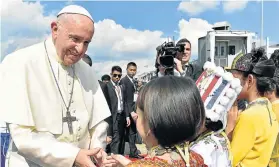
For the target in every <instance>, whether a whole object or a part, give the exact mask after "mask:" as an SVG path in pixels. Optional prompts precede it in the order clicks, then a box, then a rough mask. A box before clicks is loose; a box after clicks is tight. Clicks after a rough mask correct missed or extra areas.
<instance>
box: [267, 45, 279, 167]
mask: <svg viewBox="0 0 279 167" xmlns="http://www.w3.org/2000/svg"><path fill="white" fill-rule="evenodd" d="M270 59H271V60H273V61H274V63H275V65H276V67H277V68H276V71H275V74H274V77H273V78H272V79H270V80H269V82H270V83H271V84H270V85H272V86H270V89H269V90H268V92H267V93H266V97H267V98H268V99H269V101H270V102H271V103H272V108H273V111H274V113H275V114H276V118H277V121H278V123H279V50H275V51H274V53H273V54H272V55H271V57H270ZM278 166H279V136H277V140H276V144H275V146H274V149H273V152H272V155H271V159H270V162H269V167H278Z"/></svg>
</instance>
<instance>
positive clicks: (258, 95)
mask: <svg viewBox="0 0 279 167" xmlns="http://www.w3.org/2000/svg"><path fill="white" fill-rule="evenodd" d="M255 53H257V54H255ZM258 53H259V52H254V53H253V54H246V55H244V56H242V57H240V58H239V59H238V60H236V61H234V63H233V65H232V69H231V72H232V74H233V75H234V77H237V78H239V79H240V81H241V85H242V87H243V88H242V90H241V92H240V94H239V96H238V99H246V100H247V101H248V103H249V104H248V106H247V108H246V109H245V110H244V111H243V112H241V113H240V114H239V115H238V118H237V119H236V118H233V119H232V118H231V117H229V119H228V122H232V121H231V120H234V121H233V122H234V123H228V126H227V133H228V134H232V142H231V146H232V153H233V166H240V167H244V166H245V167H246V166H249V167H250V166H251V167H266V166H267V165H268V162H269V159H270V157H271V153H272V149H273V147H274V144H275V141H276V137H277V134H278V123H277V121H276V116H275V114H274V113H273V112H272V106H271V103H270V101H269V100H268V99H267V98H265V97H264V94H265V92H266V90H267V88H268V85H269V84H268V83H267V82H268V78H272V77H273V75H274V71H275V65H274V62H273V61H272V60H267V59H266V58H265V56H264V55H263V54H262V56H261V55H259V54H258ZM236 112H237V110H236Z"/></svg>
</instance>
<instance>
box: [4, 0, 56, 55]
mask: <svg viewBox="0 0 279 167" xmlns="http://www.w3.org/2000/svg"><path fill="white" fill-rule="evenodd" d="M1 9H2V11H1V56H3V55H7V54H8V53H10V52H12V51H14V50H17V49H20V48H22V47H26V46H28V45H32V44H35V43H36V42H38V41H40V40H42V39H43V38H44V37H45V36H46V35H47V34H48V33H49V32H50V23H51V21H52V20H54V19H55V16H54V15H53V14H50V15H47V16H44V15H43V13H44V7H43V6H42V5H41V4H40V3H39V2H36V3H28V2H22V1H21V0H12V1H5V2H2V6H1Z"/></svg>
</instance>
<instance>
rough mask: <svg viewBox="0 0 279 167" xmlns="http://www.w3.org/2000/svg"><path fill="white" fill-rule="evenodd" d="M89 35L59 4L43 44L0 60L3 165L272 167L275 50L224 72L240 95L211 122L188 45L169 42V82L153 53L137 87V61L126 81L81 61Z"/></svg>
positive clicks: (74, 12)
mask: <svg viewBox="0 0 279 167" xmlns="http://www.w3.org/2000/svg"><path fill="white" fill-rule="evenodd" d="M94 31H95V29H94V20H93V18H92V17H91V15H90V13H89V12H88V11H87V10H86V9H84V8H83V7H81V6H77V5H69V6H66V7H65V8H63V9H62V10H61V11H60V12H59V13H58V15H57V20H56V21H53V22H52V23H51V36H50V37H49V38H48V39H46V40H45V41H44V42H41V43H38V44H35V45H32V46H30V47H27V48H23V49H20V50H18V51H16V52H13V53H11V54H10V55H7V56H6V58H5V59H4V61H3V62H2V63H1V65H0V69H1V73H0V74H1V75H0V78H1V82H0V94H1V96H0V115H1V118H0V119H1V120H3V121H4V122H6V123H7V127H8V129H9V132H10V134H11V139H12V140H11V143H10V146H9V150H8V153H7V156H6V166H8V167H18V166H20V167H31V166H32V167H37V166H38V167H39V166H57V167H72V166H80V167H94V166H99V167H113V166H129V167H148V166H152V167H162V166H165V167H171V166H173V167H175V166H176V167H267V166H269V167H276V166H278V165H279V150H278V147H279V138H278V132H279V126H278V122H279V50H276V51H275V52H274V53H273V54H272V55H271V57H270V58H268V57H267V56H266V54H265V51H264V50H262V49H256V50H253V51H251V53H247V54H244V55H241V56H239V57H236V58H235V60H234V61H233V64H232V66H231V67H226V68H225V70H226V71H228V72H230V73H232V75H233V76H234V77H235V78H238V79H239V80H240V83H241V86H242V90H241V92H240V93H239V95H238V98H237V100H236V101H235V102H234V104H233V106H232V108H231V109H230V110H229V111H225V112H228V116H227V114H223V113H217V114H220V115H224V116H227V117H226V118H222V119H220V120H218V121H214V120H211V119H210V118H208V117H207V115H208V114H207V109H206V108H205V107H204V103H203V101H202V98H201V95H200V92H199V90H198V88H197V86H196V83H195V81H196V80H197V79H198V78H199V76H200V75H201V74H202V72H203V68H202V67H201V66H199V65H197V64H191V63H189V60H190V58H191V42H190V41H189V40H187V39H185V38H184V39H181V40H179V41H178V42H177V45H184V50H183V51H180V52H178V53H177V55H176V56H175V58H174V62H175V69H174V75H167V76H166V75H165V72H164V71H165V70H166V68H165V67H164V66H162V65H161V63H160V56H162V55H159V54H157V58H156V68H157V75H156V77H154V78H153V79H152V80H151V81H149V82H148V83H146V84H143V83H142V81H141V80H138V81H135V75H136V72H137V68H138V67H137V64H136V63H135V62H130V63H128V64H127V67H126V72H127V75H126V76H124V77H122V72H123V71H122V68H121V67H120V66H117V65H116V66H113V67H112V68H111V71H110V74H106V75H103V76H102V78H101V80H98V79H97V78H96V73H95V72H94V70H92V68H91V67H90V66H92V64H93V63H92V61H91V59H90V57H89V56H88V55H86V54H85V53H86V51H87V48H88V45H89V43H90V41H91V39H92V38H93V35H94ZM137 140H139V141H137ZM125 141H128V143H129V150H130V153H129V156H127V155H125V154H124V152H125ZM137 142H139V143H144V144H145V146H146V148H147V150H148V152H147V154H145V155H144V154H141V153H140V152H139V150H138V149H137V147H136V143H137Z"/></svg>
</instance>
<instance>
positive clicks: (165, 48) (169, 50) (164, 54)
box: [156, 42, 185, 75]
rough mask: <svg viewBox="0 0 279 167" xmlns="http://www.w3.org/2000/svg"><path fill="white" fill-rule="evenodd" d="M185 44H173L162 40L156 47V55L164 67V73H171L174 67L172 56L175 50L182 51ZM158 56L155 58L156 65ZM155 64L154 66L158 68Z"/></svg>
mask: <svg viewBox="0 0 279 167" xmlns="http://www.w3.org/2000/svg"><path fill="white" fill-rule="evenodd" d="M184 47H185V45H178V46H175V43H174V42H164V43H163V44H162V45H160V46H158V47H157V48H156V50H157V55H158V56H160V57H159V61H160V65H161V66H162V67H164V68H165V69H166V70H165V75H173V70H174V67H175V62H174V58H175V56H176V54H177V52H183V51H184ZM157 59H158V57H157V58H156V65H157V66H158V65H159V63H158V62H157ZM157 66H156V68H158V67H157Z"/></svg>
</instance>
